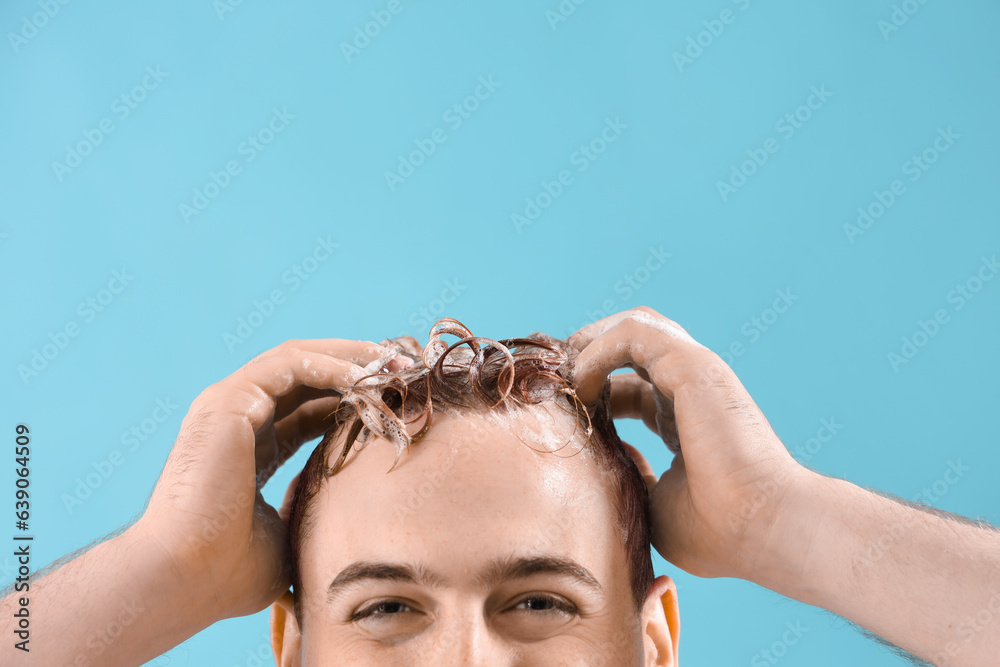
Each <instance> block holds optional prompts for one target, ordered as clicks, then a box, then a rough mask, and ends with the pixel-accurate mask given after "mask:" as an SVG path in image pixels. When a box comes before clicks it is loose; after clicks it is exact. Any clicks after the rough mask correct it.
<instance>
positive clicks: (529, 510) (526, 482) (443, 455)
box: [301, 406, 624, 590]
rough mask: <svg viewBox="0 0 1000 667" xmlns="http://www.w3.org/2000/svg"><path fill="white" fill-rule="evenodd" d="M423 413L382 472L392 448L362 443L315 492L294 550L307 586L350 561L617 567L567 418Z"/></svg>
mask: <svg viewBox="0 0 1000 667" xmlns="http://www.w3.org/2000/svg"><path fill="white" fill-rule="evenodd" d="M434 417H435V419H434V422H433V425H432V427H431V429H430V430H429V431H428V433H427V435H426V436H425V437H424V438H423V439H421V440H420V441H418V442H417V443H415V444H413V445H412V446H411V447H410V449H409V450H408V451H407V452H405V453H403V454H402V455H401V456H400V459H399V463H398V464H397V466H396V467H395V469H393V470H392V472H390V473H388V474H387V473H386V471H387V470H388V469H389V468H390V467H391V466H392V462H393V459H394V456H395V450H394V448H393V446H392V445H391V444H390V443H389V442H386V441H384V440H381V439H373V440H372V441H371V442H370V443H369V444H368V445H367V446H366V447H365V448H364V450H363V451H361V452H352V453H351V455H350V456H349V457H348V460H347V463H346V464H345V466H344V467H343V469H342V470H341V471H340V472H338V473H337V474H336V475H335V476H333V477H332V478H330V479H328V480H326V482H325V483H324V484H323V486H322V487H321V490H320V492H319V493H318V494H317V496H316V497H315V498H314V500H313V501H312V503H311V505H310V508H309V514H310V523H309V528H308V530H307V534H306V535H305V538H304V540H303V545H302V555H303V559H302V563H301V577H302V580H303V584H304V587H305V589H306V590H317V586H319V587H320V590H321V589H322V588H323V587H325V583H328V582H329V580H330V578H332V577H333V576H335V575H336V574H337V573H338V572H339V571H340V569H342V568H343V567H344V566H346V565H347V564H349V563H351V562H353V561H355V560H359V559H361V560H369V559H370V560H386V561H401V562H402V561H405V562H420V563H424V564H427V565H429V566H434V569H437V570H441V571H443V572H446V573H447V572H449V571H451V572H468V573H469V576H470V577H472V576H474V574H475V572H476V571H477V570H478V567H479V566H480V565H481V564H482V563H484V562H487V561H489V560H490V559H492V558H496V557H503V556H505V555H507V554H509V553H511V552H519V553H521V552H526V551H534V552H538V553H546V554H550V555H560V556H566V557H570V558H572V559H574V560H577V561H588V562H589V567H592V568H594V570H603V569H606V568H612V569H611V570H610V571H614V568H616V567H617V568H618V569H619V571H620V570H621V568H623V567H624V565H623V564H624V549H623V547H622V545H621V543H620V541H616V539H615V537H616V535H617V531H616V530H615V528H614V519H615V517H614V512H613V504H612V498H611V496H610V492H609V489H610V486H609V485H608V483H607V481H606V480H605V478H604V473H603V471H602V470H601V468H600V467H599V466H598V464H597V461H596V460H595V459H594V457H593V455H592V454H591V453H590V451H589V449H587V448H585V447H584V446H583V445H584V442H583V440H584V439H583V432H582V429H580V428H576V432H575V433H574V428H575V420H574V418H573V417H572V416H570V415H567V414H566V413H565V412H563V411H562V410H561V409H559V408H556V407H542V406H538V407H532V408H530V409H518V410H515V411H511V412H509V413H506V414H497V413H491V414H490V415H482V414H471V415H470V414H465V415H463V414H439V413H435V415H434ZM341 444H342V443H340V442H338V443H336V444H335V446H334V447H331V459H335V457H336V456H337V454H338V453H339V448H340V445H341ZM592 571H593V570H592ZM595 574H596V572H595ZM324 582H325V583H324Z"/></svg>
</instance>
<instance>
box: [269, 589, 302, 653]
mask: <svg viewBox="0 0 1000 667" xmlns="http://www.w3.org/2000/svg"><path fill="white" fill-rule="evenodd" d="M271 650H272V651H274V664H275V665H277V667H300V665H301V664H302V633H301V632H300V631H299V622H298V621H297V620H295V598H294V597H293V596H292V593H291V591H285V592H284V593H282V595H281V597H280V598H278V599H277V600H276V601H275V603H274V604H272V605H271Z"/></svg>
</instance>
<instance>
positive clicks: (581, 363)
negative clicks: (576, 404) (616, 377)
mask: <svg viewBox="0 0 1000 667" xmlns="http://www.w3.org/2000/svg"><path fill="white" fill-rule="evenodd" d="M706 353H707V354H709V355H711V354H712V352H711V351H709V350H708V349H707V348H705V347H704V346H703V345H701V344H699V343H698V342H697V341H695V340H694V339H693V338H691V337H690V336H689V335H688V334H687V333H686V332H683V331H679V330H676V329H673V328H672V327H671V326H670V324H668V321H667V320H666V318H663V319H662V320H658V319H655V318H653V317H652V316H650V315H649V314H647V313H645V312H633V313H631V314H629V315H628V316H626V317H622V318H621V319H620V320H618V322H617V323H615V324H614V325H612V326H611V327H610V328H608V329H607V330H605V331H604V332H603V333H602V334H601V335H599V336H597V337H596V338H594V339H593V340H592V341H590V343H589V344H588V345H587V346H586V347H585V348H584V349H583V350H582V351H581V352H580V354H579V355H578V356H577V359H576V364H575V370H574V378H573V379H574V382H575V383H576V394H577V396H578V397H579V398H580V400H581V401H582V402H583V403H590V402H592V401H594V400H596V399H597V396H598V395H599V394H600V391H601V388H602V387H603V386H604V382H605V380H606V378H607V376H608V374H609V373H611V371H613V370H615V369H618V368H621V367H623V366H626V365H630V366H631V365H636V366H638V367H640V368H641V369H642V370H644V371H645V374H646V375H648V376H649V378H650V380H651V381H652V382H653V384H655V385H656V387H657V388H658V389H659V390H660V391H661V392H663V394H664V395H665V396H667V397H668V398H673V391H674V389H675V388H676V386H678V383H679V382H680V381H681V380H682V378H683V377H684V375H683V373H686V372H690V371H691V370H692V368H700V367H702V366H704V364H705V363H707V361H709V359H708V358H707V357H706V356H705V354H706ZM713 356H714V355H713ZM654 375H655V377H654Z"/></svg>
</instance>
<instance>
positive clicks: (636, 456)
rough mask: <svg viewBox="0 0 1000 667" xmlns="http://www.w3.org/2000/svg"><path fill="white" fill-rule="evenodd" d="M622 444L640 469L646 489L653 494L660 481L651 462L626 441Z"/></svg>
mask: <svg viewBox="0 0 1000 667" xmlns="http://www.w3.org/2000/svg"><path fill="white" fill-rule="evenodd" d="M622 444H623V445H625V451H626V452H628V455H629V457H631V459H632V460H633V461H634V462H635V467H636V468H638V469H639V474H640V475H642V479H643V481H644V482H646V488H647V489H648V490H649V491H650V492H652V491H653V487H654V486H656V482H657V481H659V478H658V477H657V476H656V473H655V472H654V471H653V466H651V465H650V464H649V461H647V460H646V457H645V456H643V455H642V452H640V451H639V450H638V449H636V448H635V447H633V446H632V445H630V444H628V443H627V442H625V441H624V440H622Z"/></svg>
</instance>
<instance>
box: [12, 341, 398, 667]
mask: <svg viewBox="0 0 1000 667" xmlns="http://www.w3.org/2000/svg"><path fill="white" fill-rule="evenodd" d="M391 354H392V353H391V352H390V351H389V350H387V349H385V348H383V347H381V346H379V345H375V344H374V343H366V342H359V341H345V340H313V341H289V342H287V343H285V344H283V345H281V346H279V347H277V348H275V349H273V350H270V351H268V352H265V353H264V354H262V355H261V356H259V357H257V358H256V359H254V360H253V361H251V362H250V363H249V364H247V365H246V366H244V367H243V368H241V369H239V370H238V371H236V372H235V373H233V374H232V375H231V376H229V377H228V378H226V379H225V380H223V381H222V382H219V383H217V384H215V385H212V386H211V387H209V388H208V389H206V390H205V391H204V392H202V393H201V394H200V395H199V396H198V398H196V399H195V401H194V403H193V404H192V406H191V409H190V411H189V412H188V414H187V415H186V416H185V418H184V422H183V424H182V425H181V430H180V434H179V435H178V437H177V441H176V443H175V444H174V447H173V449H172V450H171V452H170V456H169V457H168V458H167V461H166V465H165V466H164V469H163V472H162V474H161V475H160V479H159V480H158V481H157V483H156V487H155V488H154V489H153V493H152V495H151V497H150V499H149V503H148V504H147V507H146V510H145V512H144V513H143V515H142V517H141V518H140V519H139V520H138V521H137V522H136V523H135V524H134V525H132V526H131V527H130V528H128V529H127V530H126V531H125V532H123V533H122V534H121V535H118V536H115V537H112V538H111V539H108V540H107V541H104V542H102V543H100V544H98V545H97V546H95V547H93V548H92V549H90V550H88V551H86V552H85V553H83V554H82V555H79V556H77V557H76V558H75V559H73V560H70V561H69V562H67V563H65V564H63V565H62V566H61V567H58V568H57V569H55V570H54V571H51V572H49V573H48V574H46V575H45V576H42V577H41V578H40V579H38V580H37V581H32V582H31V584H30V586H31V588H30V590H28V591H26V592H13V593H11V594H10V595H8V596H7V597H5V598H4V599H3V600H0V614H2V615H4V616H5V617H6V618H8V619H10V618H12V614H13V612H14V611H15V610H16V609H17V608H18V606H19V605H18V598H20V597H29V598H30V600H31V602H30V614H31V618H30V628H31V641H30V644H29V645H28V647H29V648H30V652H29V653H25V654H24V657H25V658H27V659H28V660H30V661H31V664H40V665H41V664H45V665H74V666H76V665H80V666H91V665H102V666H117V665H137V664H141V663H143V662H146V661H148V660H151V659H153V658H155V657H156V656H157V655H160V654H161V653H163V652H164V651H166V650H167V649H169V648H171V647H173V646H176V645H177V644H179V643H181V642H182V641H184V640H185V639H187V638H188V637H191V636H192V635H194V634H196V633H197V632H199V631H200V630H202V629H204V628H206V627H208V626H209V625H211V624H212V623H214V622H216V621H219V620H222V619H225V618H231V617H235V616H243V615H247V614H252V613H255V612H257V611H260V610H261V609H264V608H266V607H267V606H268V605H269V604H270V603H271V602H273V601H274V600H275V599H277V598H278V596H279V595H280V594H282V593H283V592H284V591H286V590H287V589H288V586H289V583H290V582H289V573H288V571H287V559H286V549H287V533H286V528H285V523H284V521H283V520H282V517H281V516H279V513H278V511H276V510H275V509H274V508H273V507H271V506H270V505H268V504H267V503H265V502H264V499H263V496H262V495H261V493H260V489H261V487H263V486H264V484H265V483H266V482H267V480H268V479H269V478H270V477H271V475H272V474H273V473H274V472H275V471H276V470H277V468H278V467H279V466H280V465H281V464H282V463H284V462H285V461H286V460H287V459H288V457H290V456H291V455H292V454H294V453H295V451H296V450H297V449H298V448H299V446H301V445H302V443H304V442H308V441H309V440H311V439H313V438H315V437H318V436H319V435H322V434H323V432H324V431H325V430H326V427H327V425H328V423H329V421H328V418H329V416H330V414H331V413H332V412H333V410H334V409H335V408H336V406H337V404H338V402H339V393H338V392H337V388H338V387H339V388H344V387H348V386H350V385H352V384H354V383H355V382H356V381H358V380H359V379H360V378H362V377H363V376H365V375H366V372H365V370H364V369H363V368H362V367H361V365H363V364H368V363H371V362H374V361H377V360H380V359H381V360H383V361H385V360H387V359H388V357H389V356H390V355H391ZM396 363H397V362H395V361H393V362H390V366H391V365H392V364H396ZM13 644H14V642H13V641H11V642H9V643H8V645H7V646H5V647H4V648H3V649H2V651H3V652H2V653H0V655H3V656H4V659H3V660H0V662H3V663H4V664H8V661H7V656H12V657H13V656H14V655H17V654H19V653H21V651H19V650H18V649H15V648H13Z"/></svg>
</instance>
